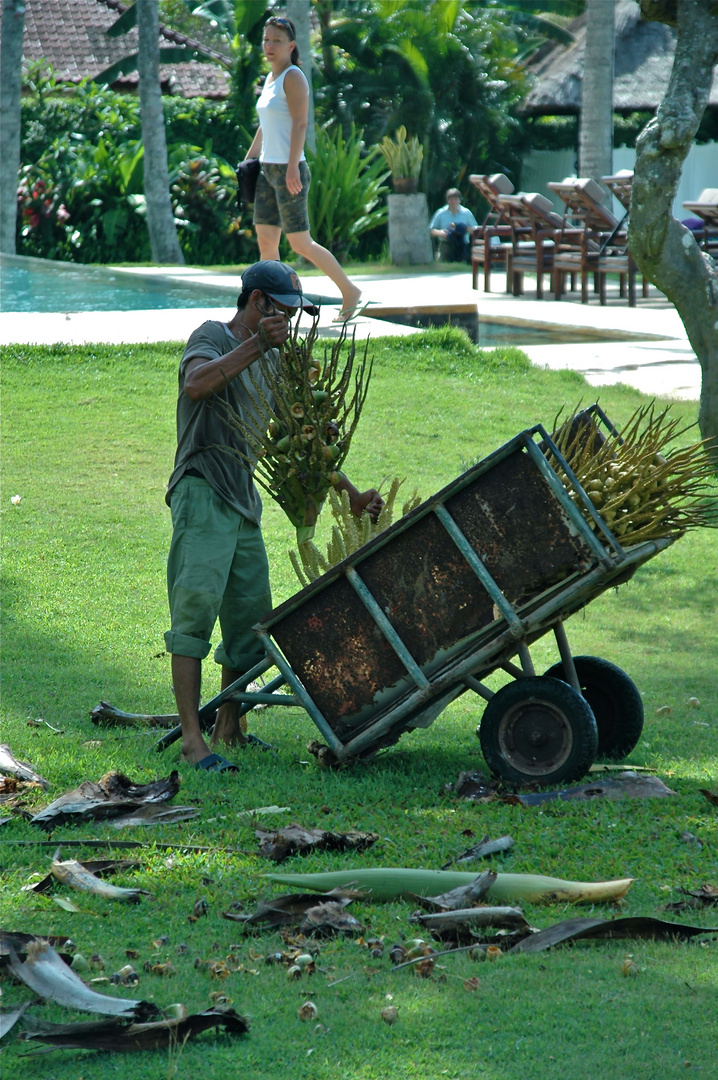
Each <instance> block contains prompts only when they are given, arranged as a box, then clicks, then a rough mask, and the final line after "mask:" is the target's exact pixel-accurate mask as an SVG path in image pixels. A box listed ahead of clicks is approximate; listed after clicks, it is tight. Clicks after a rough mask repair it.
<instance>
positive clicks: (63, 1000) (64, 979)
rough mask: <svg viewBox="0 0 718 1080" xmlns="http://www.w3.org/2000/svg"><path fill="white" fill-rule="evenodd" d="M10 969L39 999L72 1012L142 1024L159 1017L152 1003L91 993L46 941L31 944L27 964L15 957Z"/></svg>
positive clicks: (92, 991) (11, 961) (11, 960)
mask: <svg viewBox="0 0 718 1080" xmlns="http://www.w3.org/2000/svg"><path fill="white" fill-rule="evenodd" d="M10 969H11V971H12V973H13V975H15V976H16V977H17V978H18V979H20V980H21V981H22V982H24V983H25V984H26V985H27V986H29V987H30V989H31V990H34V991H35V993H36V994H38V996H39V997H41V998H45V999H47V1000H50V1001H55V1002H57V1004H58V1005H65V1006H66V1007H67V1008H70V1009H79V1010H80V1011H81V1012H92V1013H101V1014H102V1015H103V1016H132V1017H133V1018H135V1019H138V1020H145V1019H149V1018H151V1017H155V1016H157V1015H158V1014H159V1009H158V1008H157V1006H156V1005H152V1004H151V1003H150V1002H148V1001H129V1000H128V999H126V998H112V997H107V996H105V995H104V994H98V993H97V992H96V991H95V990H90V988H89V987H88V986H86V985H85V983H84V982H83V981H82V979H81V978H79V976H78V975H76V974H75V972H74V971H73V970H72V968H71V967H69V966H68V965H67V964H66V963H65V962H64V960H62V959H61V958H60V957H59V956H58V954H57V953H56V952H55V950H54V949H53V948H52V946H51V945H48V943H47V942H46V941H34V942H31V943H30V944H29V945H28V946H27V959H26V960H25V961H24V963H23V962H22V961H21V960H20V959H19V957H18V956H17V955H15V956H12V955H11V959H10Z"/></svg>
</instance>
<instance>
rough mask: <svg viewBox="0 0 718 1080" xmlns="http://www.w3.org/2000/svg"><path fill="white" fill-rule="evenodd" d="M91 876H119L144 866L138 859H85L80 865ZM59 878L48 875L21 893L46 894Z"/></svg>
mask: <svg viewBox="0 0 718 1080" xmlns="http://www.w3.org/2000/svg"><path fill="white" fill-rule="evenodd" d="M80 865H81V866H82V867H84V869H85V870H87V871H88V872H89V873H90V874H99V875H102V874H118V873H123V872H124V871H127V870H136V869H137V868H138V867H140V866H141V865H142V864H141V863H139V862H137V860H136V859H83V860H82V861H81V863H80ZM56 881H57V878H56V877H55V875H54V874H52V873H50V874H46V875H45V877H44V878H43V879H42V880H41V881H36V882H34V883H33V884H32V885H24V886H23V888H22V889H21V892H35V893H45V892H49V890H50V889H51V888H52V887H53V885H54V884H55V882H56Z"/></svg>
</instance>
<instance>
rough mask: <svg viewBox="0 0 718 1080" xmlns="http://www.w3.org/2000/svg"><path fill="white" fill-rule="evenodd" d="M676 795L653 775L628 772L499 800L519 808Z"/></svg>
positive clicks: (522, 793)
mask: <svg viewBox="0 0 718 1080" xmlns="http://www.w3.org/2000/svg"><path fill="white" fill-rule="evenodd" d="M675 794H676V792H675V791H673V790H672V788H669V787H666V785H665V784H664V783H663V781H662V780H659V779H658V777H657V776H638V775H637V774H636V773H634V772H631V771H630V770H629V771H627V772H625V773H623V774H622V775H620V776H614V777H607V778H606V779H605V780H593V781H591V782H590V783H588V784H578V785H577V786H576V787H569V788H564V789H563V790H562V791H527V792H519V793H518V794H516V795H507V796H503V797H502V801H504V802H511V803H515V804H520V805H521V806H541V805H542V804H543V803H546V802H558V801H560V802H569V801H584V800H589V799H610V800H614V799H664V798H668V796H670V795H675Z"/></svg>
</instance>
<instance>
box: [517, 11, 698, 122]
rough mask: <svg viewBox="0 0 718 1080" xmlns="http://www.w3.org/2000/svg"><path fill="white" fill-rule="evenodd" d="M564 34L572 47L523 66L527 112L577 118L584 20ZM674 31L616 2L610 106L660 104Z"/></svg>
mask: <svg viewBox="0 0 718 1080" xmlns="http://www.w3.org/2000/svg"><path fill="white" fill-rule="evenodd" d="M568 29H569V30H570V31H571V33H572V34H573V35H574V42H573V44H572V45H568V46H566V45H548V46H544V48H543V49H541V50H540V51H539V52H538V53H537V54H536V56H535V57H534V58H533V60H531V61H530V62H529V64H528V66H527V71H528V74H529V75H530V76H532V77H533V78H534V79H535V85H534V87H533V89H532V90H531V92H530V93H529V95H528V97H527V98H526V99H525V101H524V103H523V110H522V111H524V112H527V113H552V114H561V113H576V112H579V110H580V108H581V84H582V78H583V67H584V53H585V46H586V16H585V14H584V15H581V16H579V18H577V19H574V20H573V22H572V23H571V24H570V25H569V27H568ZM675 47H676V39H675V31H674V30H673V29H672V28H671V27H670V26H666V25H665V24H664V23H657V22H646V21H645V20H644V19H642V18H641V12H640V8H639V6H638V3H637V0H616V50H615V70H614V81H613V107H614V109H615V110H616V111H617V112H632V111H633V110H645V111H649V112H651V111H653V110H655V109H656V108H657V107H658V106H659V105H660V103H661V101H662V100H663V95H664V93H665V90H666V87H667V86H668V79H669V77H670V74H671V66H672V64H673V54H674V52H675ZM709 104H710V105H718V76H716V74H715V73H714V76H713V86H712V89H711V93H710V98H709Z"/></svg>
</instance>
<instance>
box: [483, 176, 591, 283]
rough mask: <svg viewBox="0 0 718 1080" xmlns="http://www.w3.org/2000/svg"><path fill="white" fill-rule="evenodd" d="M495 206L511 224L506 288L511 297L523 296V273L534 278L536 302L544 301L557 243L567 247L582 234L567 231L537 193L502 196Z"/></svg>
mask: <svg viewBox="0 0 718 1080" xmlns="http://www.w3.org/2000/svg"><path fill="white" fill-rule="evenodd" d="M497 205H498V206H499V207H500V209H502V210H503V213H504V219H505V220H506V221H508V222H510V224H511V229H512V236H511V241H512V243H511V249H510V250H509V251H507V253H506V288H507V291H508V290H509V288H510V289H511V292H512V293H513V295H514V296H521V295H522V293H523V279H524V273H526V272H527V271H528V272H529V273H533V274H536V299H537V300H543V295H544V290H543V276H544V274H545V273H548V272H551V271H552V270H553V253H554V247H555V244H556V241H557V240H559V239H560V240H561V241H563V242H564V243H565V244H568V243H569V242H570V240H571V237H572V236H575V239H576V240H577V241H578V239H579V237H580V236H581V235H582V230H569V229H566V228H565V226H564V221H563V219H562V218H561V216H560V215H559V214H557V213H556V212H555V211H554V209H553V204H552V203H551V201H550V200H549V199H547V198H546V196H545V195H541V194H540V193H539V192H538V191H532V192H528V193H527V192H520V193H519V194H518V195H502V196H500V197H499V198H498V199H497Z"/></svg>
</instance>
